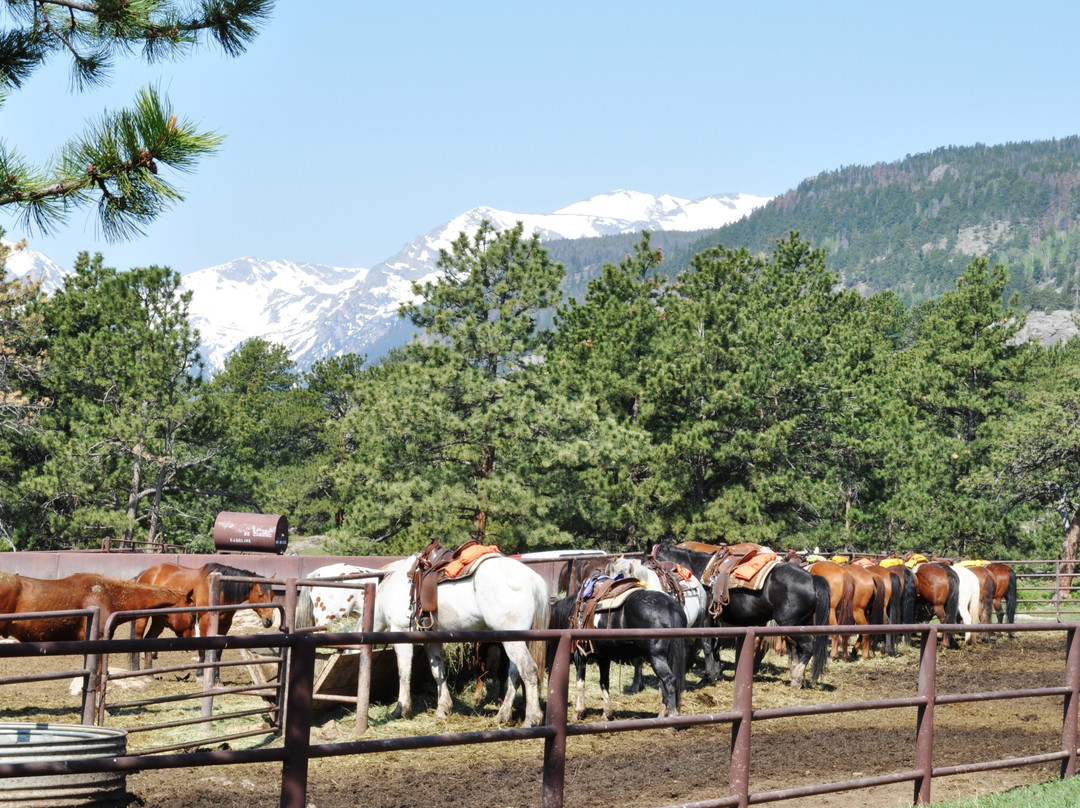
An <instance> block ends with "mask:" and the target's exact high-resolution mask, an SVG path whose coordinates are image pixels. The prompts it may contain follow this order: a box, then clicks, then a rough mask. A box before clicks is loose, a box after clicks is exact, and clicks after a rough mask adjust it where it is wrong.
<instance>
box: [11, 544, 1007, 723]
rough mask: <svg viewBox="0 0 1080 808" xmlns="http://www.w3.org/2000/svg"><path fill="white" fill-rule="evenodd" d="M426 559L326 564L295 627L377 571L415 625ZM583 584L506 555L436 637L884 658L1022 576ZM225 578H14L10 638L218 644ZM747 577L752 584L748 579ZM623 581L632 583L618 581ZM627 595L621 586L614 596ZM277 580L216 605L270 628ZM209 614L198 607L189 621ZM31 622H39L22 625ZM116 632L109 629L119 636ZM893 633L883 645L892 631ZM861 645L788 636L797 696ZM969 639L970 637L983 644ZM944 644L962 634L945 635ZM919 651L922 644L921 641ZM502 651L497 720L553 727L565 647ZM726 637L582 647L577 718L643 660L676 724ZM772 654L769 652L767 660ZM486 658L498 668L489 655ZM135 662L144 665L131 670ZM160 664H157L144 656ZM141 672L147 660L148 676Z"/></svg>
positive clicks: (384, 605) (400, 620)
mask: <svg viewBox="0 0 1080 808" xmlns="http://www.w3.org/2000/svg"><path fill="white" fill-rule="evenodd" d="M418 555H419V554H417V555H414V556H410V557H408V558H404V559H399V560H397V561H394V562H392V563H390V564H388V565H387V566H386V567H384V568H382V569H379V570H373V569H370V568H365V567H357V566H352V565H347V564H335V565H330V566H327V567H323V568H320V569H318V570H316V571H314V572H313V573H311V574H310V575H309V576H308V577H309V578H310V579H314V580H325V584H311V585H308V586H303V587H301V589H300V592H299V599H298V606H297V613H296V618H297V619H296V624H297V626H298V627H303V626H325V625H326V624H327V623H328V622H329V621H330V620H332V619H335V618H337V619H345V618H349V617H351V616H356V617H357V623H356V630H359V627H360V625H361V623H360V620H359V618H360V617H361V611H362V606H361V603H362V600H361V598H360V597H358V595H359V593H358V592H357V590H356V589H355V588H344V587H342V586H341V585H340V583H341V582H342V581H345V580H349V579H350V578H354V577H355V576H358V575H359V576H378V578H379V581H378V583H377V587H376V593H375V600H374V603H375V605H374V610H373V614H372V630H374V631H410V630H414V629H416V627H417V622H416V615H417V612H416V603H417V596H416V594H415V591H414V589H413V587H414V577H413V575H412V572H413V568H414V563H415V562H416V560H417V557H418ZM747 559H755V560H757V561H759V562H760V561H764V562H765V563H764V566H763V567H762V566H760V565H759V567H758V568H757V569H758V571H757V572H755V573H754V577H753V578H750V577H749V574H748V575H747V576H746V580H745V581H740V580H738V579H737V578H736V576H737V575H739V573H738V569H739V568H738V567H736V566H735V565H736V564H737V563H740V562H741V563H745V562H746V560H747ZM593 561H594V562H599V563H597V564H596V566H595V568H593V569H591V570H590V574H589V575H588V576H587V578H586V580H585V581H584V583H583V584H582V585H581V587H580V588H577V589H574V591H570V592H565V593H560V594H561V595H562V597H555V596H552V594H551V591H550V588H549V586H548V584H547V582H546V581H545V579H544V578H543V577H542V576H540V575H539V574H538V573H537V572H536V571H534V569H533V568H532V567H531V566H529V565H528V564H526V563H524V562H523V561H521V560H518V559H516V558H513V557H509V556H505V555H501V554H495V555H494V556H493V557H488V558H485V559H483V561H482V563H479V562H478V563H477V564H476V566H475V570H472V571H470V574H466V575H462V576H460V577H458V578H454V579H446V580H441V581H440V583H439V584H438V586H437V610H436V611H435V612H434V622H433V624H432V628H434V629H437V630H440V631H457V630H491V631H521V630H530V629H533V630H535V629H548V628H557V629H562V628H575V629H597V630H599V629H621V628H641V629H685V628H688V627H689V628H692V627H707V626H714V625H726V626H740V627H748V626H764V625H770V624H771V625H778V626H781V627H783V626H818V627H821V626H827V625H859V626H866V627H867V628H866V631H865V632H864V633H862V634H861V635H860V636H859V639H858V642H857V648H858V650H859V652H860V653H861V655H862V656H863V658H868V657H869V656H870V654H871V648H872V644H874V641H875V637H874V632H873V630H872V628H873V626H874V625H885V624H889V623H892V624H913V623H920V622H927V621H929V620H930V619H931V618H932V617H935V616H936V617H937V618H938V620H939V621H940V622H942V623H949V624H972V623H975V622H990V621H991V619H992V615H993V614H996V615H997V617H998V622H1004V621H1007V622H1012V621H1013V620H1014V618H1015V612H1016V599H1017V595H1016V576H1015V573H1014V572H1013V571H1012V569H1011V568H1009V567H1008V566H1007V565H1005V564H998V563H981V564H975V565H970V566H969V565H967V564H964V563H955V564H954V563H949V562H945V561H944V560H942V559H926V558H924V557H922V556H917V555H913V554H908V556H907V557H905V558H898V557H893V558H888V559H886V558H878V559H859V560H858V561H857V562H856V563H847V559H846V558H840V557H834V558H832V559H825V558H820V557H815V556H807V555H805V554H797V553H789V554H788V555H787V556H786V557H782V558H781V557H777V556H776V554H773V553H772V552H771V551H769V550H768V548H763V547H761V546H759V545H730V546H729V545H706V544H699V543H696V542H687V543H683V544H679V545H672V546H666V545H658V546H657V547H655V548H654V549H653V552H652V554H651V555H649V556H646V557H644V558H640V557H631V556H623V557H618V558H614V559H607V558H603V559H593ZM215 572H217V573H220V574H221V575H223V576H229V577H231V578H234V579H245V578H246V579H257V578H258V576H257V575H256V574H255V573H252V572H250V571H248V570H243V569H239V568H236V567H230V566H226V565H224V564H217V563H211V564H206V565H203V566H202V567H199V568H188V567H184V566H182V565H179V564H176V563H163V564H156V565H154V566H152V567H150V568H148V569H146V570H144V571H143V572H142V573H140V574H139V575H138V576H137V577H136V578H135V579H134V580H130V581H123V580H117V579H112V578H107V577H105V576H102V575H97V574H94V573H78V574H75V575H71V576H68V577H66V578H61V579H57V580H47V579H38V578H30V577H27V576H23V575H12V574H8V573H0V615H5V616H7V615H12V616H14V617H11V618H6V619H2V620H0V636H4V637H8V636H10V637H14V638H15V639H16V640H19V641H55V640H82V639H85V638H86V637H87V636H88V633H87V623H88V621H87V617H86V614H85V613H83V614H74V615H62V616H57V615H47V614H44V613H52V612H58V611H65V612H70V611H75V610H86V609H91V608H93V607H97V608H98V609H99V612H100V620H101V623H102V626H100V627H99V629H98V630H99V631H101V630H104V626H106V625H111V624H110V623H108V622H107V621H108V618H109V616H110V615H112V614H114V613H116V612H120V611H133V610H151V609H164V610H168V611H167V612H162V613H160V614H155V615H150V616H140V617H139V618H138V619H136V620H135V621H134V635H133V636H136V637H150V638H152V637H158V636H160V635H161V633H162V631H163V630H164V629H165V628H166V627H168V628H169V629H171V631H172V632H173V633H175V634H176V635H177V636H181V637H189V636H206V635H207V634H208V632H209V630H210V620H211V610H210V609H208V608H206V607H208V606H209V605H210V576H211V574H212V573H215ZM748 581H750V582H752V583H747V582H748ZM615 582H619V585H618V586H615ZM612 587H614V588H612ZM593 589H596V590H597V591H605V592H606V591H608V590H609V589H611V591H615V589H617V590H618V591H619V592H620V593H621V594H620V595H619V596H618V597H613V598H611V599H608V600H605V601H603V602H590V601H589V599H588V597H587V596H586V590H590V591H591V590H593ZM272 602H273V590H272V588H271V586H269V585H267V584H265V583H263V582H260V581H259V580H228V579H225V580H223V581H222V586H221V588H220V596H219V598H218V601H217V603H218V604H241V603H250V604H252V606H253V608H255V610H256V611H257V613H258V614H259V617H260V618H261V620H262V623H263V625H264V626H265V627H266V628H269V627H270V626H271V625H272V624H273V617H274V612H275V607H274V606H271V605H270V604H271V603H272ZM188 609H196V611H188ZM20 614H26V615H27V617H26V618H19V617H18V615H20ZM232 617H233V612H232V611H223V612H220V613H218V626H217V631H218V633H220V634H225V633H227V632H228V631H229V628H230V626H231V623H232ZM115 630H116V626H111V628H110V629H109V634H110V636H111V635H112V634H113V633H114V632H115ZM879 636H880V635H879ZM847 639H848V637H847V635H834V636H833V639H832V643H831V648H830V643H829V637H828V636H827V635H825V634H816V635H807V634H802V633H794V634H792V635H790V636H787V637H785V638H784V644H785V645H786V650H787V652H788V654H789V656H790V666H791V686H792V687H795V688H798V687H801V686H802V685H803V683H804V681H805V680H806V679H807V677H808V678H809V683H810V684H811V685H813V684H815V683H816V682H817V679H818V678H819V676H820V675H821V674H822V672H823V671H824V669H825V666H826V664H827V661H828V659H829V658H832V659H838V658H840V657H841V655H843V656H844V657H845V658H846V656H847ZM971 639H972V638H971V635H970V634H969V635H968V636H967V640H968V641H971ZM942 640H943V642H948V643H950V644H953V645H955V644H956V642H957V641H956V638H953V637H948V636H945V635H943V637H942ZM908 641H909V642H911V638H910V637H909V638H908ZM881 644H882V646H883V652H884V653H886V654H894V653H896V650H895V645H894V636H893V635H891V634H886V635H884V641H883V642H882V643H881ZM500 646H501V649H502V651H503V665H502V666H501V669H500V677H501V683H502V686H503V696H502V700H501V704H500V707H499V710H498V713H497V716H496V718H497V720H498V722H499V723H500V724H505V723H508V722H509V721H510V720H511V715H512V710H513V706H514V700H515V696H516V692H517V689H518V686H519V685H523V687H524V693H525V716H524V726H537V725H539V724H541V723H542V722H543V720H544V717H543V712H542V709H541V692H540V690H541V686H542V683H543V677H544V674H545V672H546V670H547V669H548V668H549V666H550V664H551V661H552V656H553V652H554V648H555V644H554V643H551V644H550V646H549V644H547V643H544V642H541V641H533V642H525V641H507V642H503V643H500V644H498V645H496V646H494V647H496V648H498V647H500ZM718 646H719V643H718V642H716V641H714V640H711V639H692V640H687V639H683V638H671V637H670V636H667V635H665V634H664V633H659V634H656V635H654V636H649V637H645V638H642V639H633V640H619V641H613V640H605V639H604V638H603V636H602V634H601V635H600V636H597V635H596V633H595V632H593V633H592V634H590V635H588V638H587V639H579V640H577V641H576V642H575V643H574V647H573V664H574V667H575V672H576V680H577V700H576V713H577V715H578V717H579V718H580V717H581V716H582V715H584V713H585V701H584V693H585V688H584V684H585V671H586V665H587V664H588V663H589V662H594V663H596V664H597V665H598V668H599V673H600V685H601V691H602V694H603V699H604V706H603V713H604V717H605V718H610V716H611V700H610V694H609V689H608V684H609V667H610V663H611V662H612V661H627V662H631V663H633V664H634V666H635V676H634V683H633V685H632V687H634V688H635V689H640V688H641V681H642V677H641V668H642V665H643V664H644V661H645V660H648V662H649V664H650V665H651V666H652V669H653V671H654V673H655V674H656V678H657V680H658V683H659V690H660V695H661V700H662V706H661V708H660V713H659V714H660V715H661V716H664V715H677V714H678V712H679V708H680V702H681V697H682V691H683V687H684V683H685V677H686V672H687V667H688V665H690V664H691V663H692V662H693V661H695V660H697V661H699V662H700V664H701V665H702V666H703V671H704V672H703V679H704V681H707V682H709V681H717V680H718V679H719V678H720V654H719V647H718ZM393 647H394V650H395V652H396V657H397V664H398V698H397V704H396V707H395V709H394V713H393V715H394V716H395V717H408V716H409V715H410V714H411V711H412V692H411V691H412V682H411V674H412V657H413V653H414V646H413V645H412V644H409V643H402V644H396V645H394V646H393ZM424 647H425V651H426V653H427V657H428V663H429V666H430V669H431V673H432V676H433V678H434V680H435V684H436V688H437V691H438V701H437V708H436V715H437V716H438V717H445V716H447V715H448V714H449V713H450V711H451V707H452V699H451V694H450V688H449V683H448V681H447V675H446V665H445V659H444V656H443V650H442V646H441V645H439V644H435V643H429V644H427V645H425V646H424ZM766 650H767V646H765V645H764V644H761V645H760V646H759V648H758V652H757V654H756V660H757V661H760V658H761V656H763V655H764V652H765V651H766ZM478 658H481V659H482V658H485V657H484V656H483V655H479V654H478ZM132 662H133V663H136V665H137V661H136V660H135V659H133V660H132ZM146 664H147V666H149V664H150V660H149V657H147V659H146ZM136 665H133V666H136Z"/></svg>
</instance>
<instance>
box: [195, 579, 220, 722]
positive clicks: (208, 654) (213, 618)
mask: <svg viewBox="0 0 1080 808" xmlns="http://www.w3.org/2000/svg"><path fill="white" fill-rule="evenodd" d="M208 579H209V582H210V592H209V598H210V603H209V604H208V605H210V606H219V605H221V573H220V572H211V573H210V575H209V576H208ZM209 614H210V625H209V626H207V629H206V636H207V637H216V636H217V634H218V612H210V613H209ZM201 616H202V615H196V618H200V617H201ZM196 625H198V620H196ZM217 660H218V652H217V650H216V649H213V648H207V649H206V651H205V652H203V661H204V662H207V663H209V667H206V668H203V672H202V674H203V690H213V689H214V682H215V681H217V667H216V665H214V663H215V662H217ZM213 714H214V697H213V696H205V697H203V700H202V717H203V718H209V717H210V716H212V715H213Z"/></svg>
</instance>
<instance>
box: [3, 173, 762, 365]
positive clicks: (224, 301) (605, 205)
mask: <svg viewBox="0 0 1080 808" xmlns="http://www.w3.org/2000/svg"><path fill="white" fill-rule="evenodd" d="M770 199H771V197H762V196H752V195H749V194H719V195H715V196H707V197H704V198H702V199H696V200H687V199H679V198H677V197H673V196H668V195H664V196H659V197H656V196H651V195H649V194H642V193H638V192H635V191H614V192H612V193H608V194H602V195H600V196H594V197H592V198H590V199H586V200H584V201H582V202H576V203H574V204H573V205H569V206H568V207H565V208H562V209H561V210H557V211H555V212H554V213H512V212H509V211H502V210H495V209H493V208H487V207H479V208H474V209H472V210H469V211H466V212H465V213H462V214H461V215H460V216H457V217H455V218H453V219H451V220H450V221H448V222H446V223H444V224H442V225H440V226H439V227H437V228H435V229H434V230H431V231H430V232H429V233H427V234H426V235H423V236H419V237H417V238H416V239H415V240H414V241H413V242H412V243H411V244H406V245H405V246H404V247H403V248H402V249H401V250H400V251H399V252H398V253H397V254H396V255H393V256H391V257H390V258H388V259H387V260H386V261H383V262H382V263H380V264H377V265H376V266H374V267H371V268H370V269H344V268H339V267H330V266H324V265H320V264H297V263H293V262H290V261H273V260H263V259H259V258H251V257H248V258H239V259H237V260H235V261H230V262H229V263H227V264H222V265H220V266H215V267H209V268H207V269H201V270H198V271H196V272H192V273H189V274H187V275H185V276H184V278H183V286H184V288H185V289H191V290H192V300H191V307H190V315H191V322H192V325H193V326H194V327H195V328H197V329H198V330H199V334H200V337H201V340H202V355H203V357H204V358H205V360H206V362H207V365H208V367H209V368H210V369H217V368H220V367H221V366H222V364H223V362H224V360H225V357H226V356H228V354H229V353H230V352H231V351H233V350H234V349H235V348H236V347H237V346H239V345H240V344H241V343H243V342H244V341H245V340H248V339H250V338H252V337H262V338H263V339H266V340H268V341H270V342H275V343H279V344H282V345H284V346H286V348H288V350H289V352H290V355H291V356H292V358H293V360H294V361H295V362H296V363H297V366H298V367H300V368H302V369H306V368H308V367H310V366H311V364H312V363H313V362H315V361H316V360H318V359H322V358H326V357H330V356H338V355H342V354H346V353H355V354H361V355H365V354H366V355H367V356H368V359H369V361H372V362H374V361H376V360H377V359H379V358H380V357H381V356H383V355H384V354H385V353H386V352H387V351H389V350H390V349H391V348H393V347H395V346H398V345H402V344H404V343H405V342H406V341H408V339H409V338H410V337H411V336H412V334H413V330H414V327H413V326H412V324H411V323H410V322H408V321H407V320H404V319H402V318H401V317H399V316H398V308H399V306H400V304H401V303H402V302H404V301H408V300H411V299H412V283H413V282H414V281H418V282H423V281H425V280H429V279H433V278H434V276H435V275H436V273H437V269H436V266H435V264H436V261H437V260H438V257H439V250H440V249H446V248H449V247H450V245H451V243H452V242H453V240H454V239H456V238H457V237H458V235H459V234H461V233H462V232H466V233H470V234H471V233H473V232H475V230H476V228H478V227H479V226H480V223H481V222H482V221H483V220H485V219H486V220H488V221H489V222H491V223H492V224H493V225H495V227H496V228H498V229H500V230H503V229H506V228H510V227H513V226H514V225H516V224H517V223H518V222H519V221H520V222H522V224H523V226H524V229H525V233H526V234H527V235H531V234H532V233H536V234H537V235H539V237H540V239H541V240H544V241H549V240H555V239H574V238H586V237H592V236H606V235H615V234H620V233H636V232H640V231H641V230H649V231H651V232H657V231H661V230H684V231H693V230H706V229H714V228H718V227H722V226H723V225H725V224H729V223H730V222H734V221H738V220H739V219H741V218H742V217H743V216H745V215H746V214H748V213H750V212H751V211H752V210H754V209H755V208H758V207H760V206H762V205H764V204H765V203H766V202H768V201H769V200H770ZM35 255H38V254H35ZM41 258H43V259H44V256H41ZM45 260H46V261H48V259H45ZM48 263H49V264H52V266H56V265H55V264H53V263H52V262H51V261H49V262H48ZM35 266H36V264H35ZM8 268H9V270H12V271H13V272H14V273H15V274H24V273H22V272H20V271H19V269H17V268H15V266H14V265H13V259H12V258H9V260H8ZM50 277H52V276H51V274H50Z"/></svg>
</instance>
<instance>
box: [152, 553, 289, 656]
mask: <svg viewBox="0 0 1080 808" xmlns="http://www.w3.org/2000/svg"><path fill="white" fill-rule="evenodd" d="M215 572H217V573H220V574H221V575H225V576H235V577H242V578H257V577H259V576H257V575H256V574H255V573H254V572H251V571H249V570H244V569H239V568H237V567H230V566H227V565H225V564H218V563H216V562H215V563H209V564H203V565H202V566H201V567H199V568H197V569H193V568H191V567H181V566H180V565H178V564H172V563H169V562H165V563H162V564H155V565H154V566H152V567H149V568H148V569H145V570H143V572H142V573H140V574H139V576H138V578H136V579H135V580H136V581H137V582H138V583H146V584H155V585H158V586H167V587H170V588H174V589H180V590H183V591H185V592H191V593H192V603H193V605H195V606H209V605H211V604H210V575H211V574H212V573H215ZM273 600H274V593H273V590H272V589H271V588H270V586H268V585H264V584H262V583H259V582H252V583H247V582H244V581H222V582H221V598H220V601H219V603H220V604H221V605H225V604H238V603H272V602H273ZM275 611H276V610H275V609H274V608H273V607H264V608H256V609H255V612H256V614H258V615H259V617H260V618H261V619H262V624H263V627H264V628H270V627H271V626H272V625H273V624H274V613H275ZM234 614H235V613H234V612H233V611H223V612H219V613H218V634H222V635H224V634H228V633H229V629H230V628H231V627H232V622H233V615H234ZM210 615H211V613H210V612H201V613H200V614H199V616H198V620H196V619H195V616H194V613H192V614H189V615H187V617H188V618H189V619H188V620H187V622H186V625H184V624H183V623H182V621H174V622H173V623H167V622H166V621H165V620H164V619H163V618H160V617H154V618H152V619H146V618H144V619H142V620H139V621H137V622H136V624H135V636H136V637H146V638H151V639H152V638H154V637H160V636H161V632H162V631H163V630H164V629H165V626H166V625H169V627H170V628H171V629H172V630H173V632H174V633H175V634H176V636H178V637H191V636H197V637H206V636H208V635H209V632H210ZM203 656H204V655H203V654H202V653H200V654H199V657H200V659H202V658H203ZM146 663H147V667H149V665H150V659H149V656H147V659H146Z"/></svg>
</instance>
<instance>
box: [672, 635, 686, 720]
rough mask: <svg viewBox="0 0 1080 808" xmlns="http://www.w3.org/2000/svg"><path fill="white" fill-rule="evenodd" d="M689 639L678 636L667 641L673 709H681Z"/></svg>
mask: <svg viewBox="0 0 1080 808" xmlns="http://www.w3.org/2000/svg"><path fill="white" fill-rule="evenodd" d="M690 642H691V640H690V639H688V638H685V637H680V638H679V639H677V640H672V641H671V642H670V643H668V664H669V665H670V666H671V674H672V676H674V677H675V709H676V710H680V711H681V710H682V695H683V690H685V689H686V664H687V663H686V660H687V658H688V656H689V654H688V653H687V650H686V649H687V646H688V645H689V644H690Z"/></svg>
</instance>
